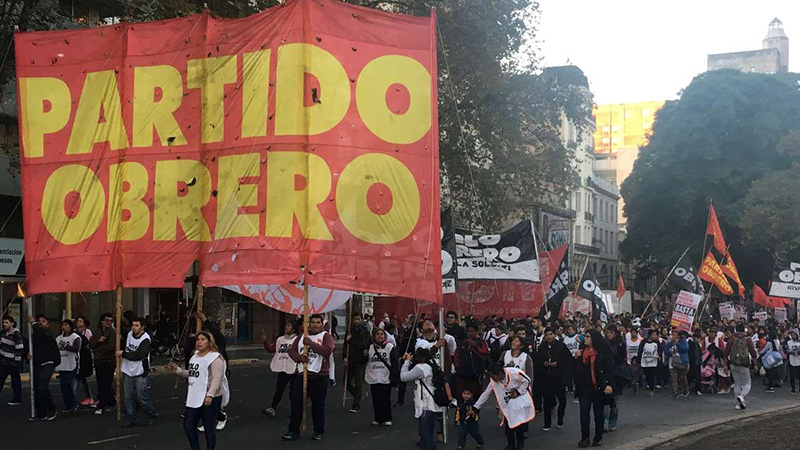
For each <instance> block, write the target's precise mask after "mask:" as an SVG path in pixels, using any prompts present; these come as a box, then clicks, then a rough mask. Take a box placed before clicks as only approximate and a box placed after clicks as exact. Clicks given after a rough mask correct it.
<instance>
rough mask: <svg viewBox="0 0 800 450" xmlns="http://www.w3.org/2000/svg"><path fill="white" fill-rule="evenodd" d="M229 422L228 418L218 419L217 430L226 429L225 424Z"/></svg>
mask: <svg viewBox="0 0 800 450" xmlns="http://www.w3.org/2000/svg"><path fill="white" fill-rule="evenodd" d="M227 424H228V420H227V419H225V420H218V421H217V431H222V430H224V429H225V425H227Z"/></svg>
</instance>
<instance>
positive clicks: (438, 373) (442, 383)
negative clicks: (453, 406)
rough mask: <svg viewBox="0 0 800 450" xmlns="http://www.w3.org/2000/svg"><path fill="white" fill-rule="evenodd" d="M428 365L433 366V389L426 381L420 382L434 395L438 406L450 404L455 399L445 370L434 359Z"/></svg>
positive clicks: (434, 400)
mask: <svg viewBox="0 0 800 450" xmlns="http://www.w3.org/2000/svg"><path fill="white" fill-rule="evenodd" d="M428 365H429V366H431V370H432V372H433V391H431V388H429V387H428V385H427V384H425V382H424V381H422V380H419V383H420V384H421V385H422V387H423V388H425V390H426V391H428V394H430V395H431V397H433V402H434V403H436V406H449V405H450V402H452V401H453V396H452V394H451V393H450V385H449V384H448V383H447V379H446V378H445V376H444V372H443V371H442V369H441V368H439V365H438V364H436V362H434V361H429V362H428Z"/></svg>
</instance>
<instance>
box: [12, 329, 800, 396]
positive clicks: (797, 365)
mask: <svg viewBox="0 0 800 450" xmlns="http://www.w3.org/2000/svg"><path fill="white" fill-rule="evenodd" d="M786 355H787V356H788V359H789V383H791V386H792V395H795V394H797V390H796V388H797V387H798V386H796V385H795V380H797V381H798V382H800V339H799V338H798V334H797V330H792V331H790V332H789V339H788V340H787V341H786ZM2 385H3V383H2V382H1V381H0V387H1V386H2Z"/></svg>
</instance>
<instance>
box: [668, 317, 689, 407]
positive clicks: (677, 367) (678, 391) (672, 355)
mask: <svg viewBox="0 0 800 450" xmlns="http://www.w3.org/2000/svg"><path fill="white" fill-rule="evenodd" d="M688 334H689V333H687V332H685V331H680V332H679V331H678V330H672V340H671V341H670V342H667V345H666V346H665V349H664V353H666V354H667V355H666V357H667V358H668V364H669V374H670V377H671V378H672V396H673V397H675V398H678V397H688V396H689V386H688V382H687V378H686V374H687V373H688V372H689V343H688V342H687V341H686V337H687V336H688Z"/></svg>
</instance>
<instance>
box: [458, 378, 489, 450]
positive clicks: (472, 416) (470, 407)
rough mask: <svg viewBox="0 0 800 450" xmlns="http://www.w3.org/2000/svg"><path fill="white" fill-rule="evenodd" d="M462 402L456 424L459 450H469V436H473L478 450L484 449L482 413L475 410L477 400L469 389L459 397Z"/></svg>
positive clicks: (460, 402) (465, 389)
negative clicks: (481, 423)
mask: <svg viewBox="0 0 800 450" xmlns="http://www.w3.org/2000/svg"><path fill="white" fill-rule="evenodd" d="M459 398H460V399H461V400H459V402H458V409H456V417H455V423H456V427H457V428H458V449H459V450H465V449H466V448H467V435H470V436H472V437H473V438H474V439H475V442H477V443H478V448H483V446H484V444H485V441H484V440H483V436H482V435H481V426H480V424H479V421H480V419H481V418H480V411H479V410H477V409H475V408H474V406H475V400H476V399H475V398H474V397H473V396H472V391H471V390H470V389H469V388H464V389H462V390H461V395H460V396H459Z"/></svg>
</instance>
